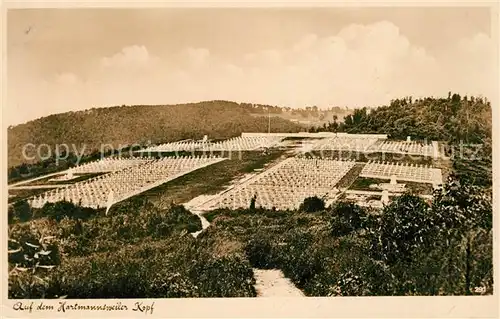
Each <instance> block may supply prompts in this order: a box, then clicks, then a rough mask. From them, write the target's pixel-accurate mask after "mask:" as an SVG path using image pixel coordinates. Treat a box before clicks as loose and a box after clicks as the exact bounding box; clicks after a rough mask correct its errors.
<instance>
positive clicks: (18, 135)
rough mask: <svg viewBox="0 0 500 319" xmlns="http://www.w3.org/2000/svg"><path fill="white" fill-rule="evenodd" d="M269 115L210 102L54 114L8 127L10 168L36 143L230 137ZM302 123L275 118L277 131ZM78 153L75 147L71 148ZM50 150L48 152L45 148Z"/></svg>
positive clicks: (89, 144)
mask: <svg viewBox="0 0 500 319" xmlns="http://www.w3.org/2000/svg"><path fill="white" fill-rule="evenodd" d="M267 130H268V119H267V117H265V116H264V117H256V116H252V115H251V112H250V110H249V109H248V108H247V107H245V106H244V105H240V104H238V103H234V102H227V101H209V102H200V103H191V104H179V105H166V106H160V105H158V106H156V105H155V106H148V105H136V106H119V107H108V108H94V109H91V110H86V111H79V112H67V113H62V114H55V115H50V116H47V117H43V118H40V119H37V120H34V121H30V122H28V123H25V124H21V125H17V126H14V127H11V128H9V130H8V154H9V167H12V166H15V165H19V164H21V163H23V162H26V161H25V160H23V156H22V149H23V146H24V145H26V144H27V143H32V144H35V145H40V144H48V145H50V146H52V147H53V146H54V145H58V144H67V145H70V146H72V145H76V146H77V147H78V150H81V149H82V147H83V145H85V146H86V148H85V151H86V153H91V152H92V151H95V150H99V149H100V147H101V144H103V143H105V144H111V145H113V147H115V148H116V147H118V146H119V145H130V144H134V143H147V142H148V141H150V142H151V143H153V144H154V143H160V142H169V141H176V140H180V139H187V138H202V137H203V135H205V134H206V135H208V136H209V138H211V139H222V138H229V137H233V136H237V135H239V134H240V133H241V132H267ZM300 130H302V127H300V126H299V125H297V124H294V123H292V122H290V121H287V120H284V119H281V118H274V117H273V118H272V119H271V132H298V131H300ZM70 151H72V150H70ZM44 152H46V150H44Z"/></svg>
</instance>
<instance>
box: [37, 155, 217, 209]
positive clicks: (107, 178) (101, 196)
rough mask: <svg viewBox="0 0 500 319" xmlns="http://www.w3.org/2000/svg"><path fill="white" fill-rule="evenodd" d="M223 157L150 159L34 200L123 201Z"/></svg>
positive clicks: (93, 203) (93, 204)
mask: <svg viewBox="0 0 500 319" xmlns="http://www.w3.org/2000/svg"><path fill="white" fill-rule="evenodd" d="M222 160H224V158H221V157H218V156H213V157H212V156H196V157H193V156H189V157H187V156H186V157H165V158H162V159H159V160H150V161H148V162H146V163H144V164H142V165H139V166H132V167H128V168H125V169H124V170H121V171H116V172H112V173H109V174H106V175H101V176H98V177H95V178H92V179H89V180H86V181H82V182H79V183H75V184H73V185H70V186H68V187H66V188H57V189H54V190H51V191H49V192H46V193H44V194H42V195H40V196H36V197H35V198H33V199H32V200H31V202H30V204H31V205H32V207H37V208H39V207H42V206H43V205H44V204H45V203H47V202H51V203H54V202H58V201H62V200H66V201H70V202H73V203H75V204H79V205H81V206H85V207H92V208H103V207H106V206H107V205H109V204H110V200H111V202H112V203H116V202H119V201H122V200H124V199H126V198H129V197H131V196H134V195H137V194H140V193H142V192H144V191H146V190H148V189H150V188H153V187H156V186H159V185H161V184H163V183H165V182H167V181H170V180H172V179H175V178H177V177H180V176H182V175H184V174H187V173H189V172H191V171H193V170H196V169H199V168H202V167H205V166H208V165H212V164H215V163H217V162H220V161H222ZM110 194H112V195H111V198H110Z"/></svg>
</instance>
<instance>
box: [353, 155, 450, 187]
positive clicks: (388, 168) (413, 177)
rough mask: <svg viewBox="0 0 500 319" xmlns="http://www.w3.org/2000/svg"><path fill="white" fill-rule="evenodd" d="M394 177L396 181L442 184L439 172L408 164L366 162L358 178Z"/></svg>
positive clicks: (435, 169)
mask: <svg viewBox="0 0 500 319" xmlns="http://www.w3.org/2000/svg"><path fill="white" fill-rule="evenodd" d="M393 175H394V176H395V177H396V178H397V179H398V180H402V181H410V182H417V183H432V184H434V185H436V186H437V185H439V184H441V183H442V174H441V170H440V169H438V168H431V167H430V166H429V165H417V164H408V163H399V162H395V163H389V162H378V161H376V162H372V161H370V162H368V163H367V164H366V165H365V166H364V167H363V170H362V171H361V174H360V175H359V176H361V177H370V178H383V179H387V178H391V176H393Z"/></svg>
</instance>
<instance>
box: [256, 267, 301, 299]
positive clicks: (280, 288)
mask: <svg viewBox="0 0 500 319" xmlns="http://www.w3.org/2000/svg"><path fill="white" fill-rule="evenodd" d="M253 272H254V276H255V280H256V284H255V289H256V290H257V297H305V295H304V293H303V292H302V291H301V290H300V289H298V288H297V287H295V285H294V284H293V283H292V282H291V281H290V279H288V278H285V276H283V272H281V270H277V269H255V268H254V269H253Z"/></svg>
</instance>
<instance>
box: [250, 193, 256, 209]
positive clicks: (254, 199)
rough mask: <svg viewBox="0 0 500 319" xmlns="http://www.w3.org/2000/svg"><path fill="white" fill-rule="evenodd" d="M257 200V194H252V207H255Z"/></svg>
mask: <svg viewBox="0 0 500 319" xmlns="http://www.w3.org/2000/svg"><path fill="white" fill-rule="evenodd" d="M256 201H257V194H254V195H253V196H252V199H250V209H255V202H256Z"/></svg>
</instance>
